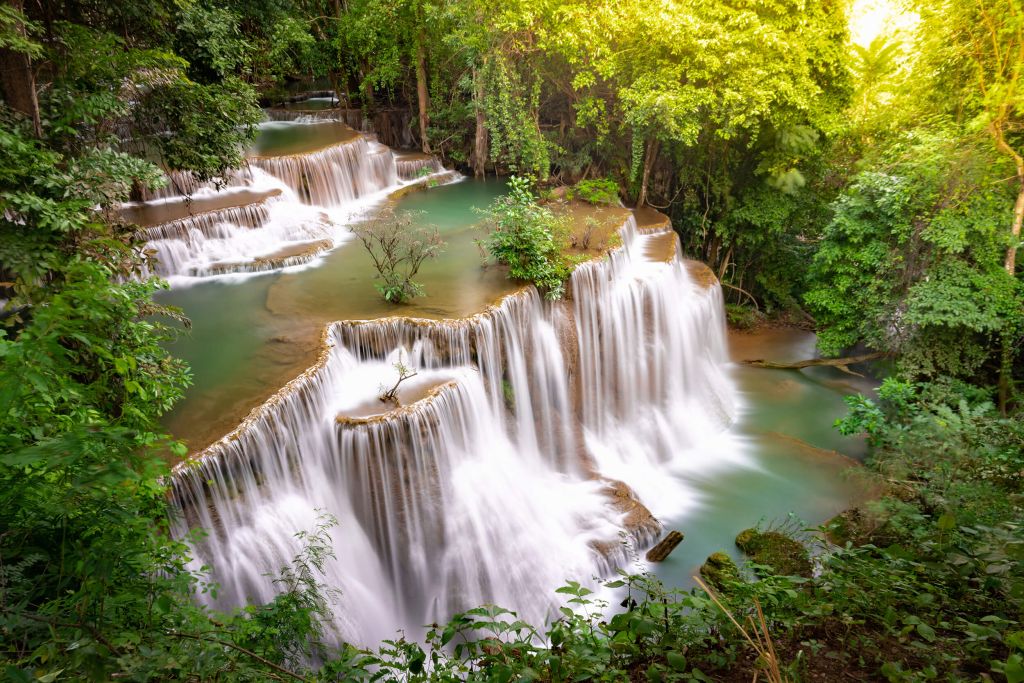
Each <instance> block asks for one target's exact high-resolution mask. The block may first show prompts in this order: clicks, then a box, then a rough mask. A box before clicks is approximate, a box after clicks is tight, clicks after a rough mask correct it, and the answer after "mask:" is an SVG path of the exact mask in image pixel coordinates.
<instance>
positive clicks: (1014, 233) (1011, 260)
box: [1006, 157, 1024, 277]
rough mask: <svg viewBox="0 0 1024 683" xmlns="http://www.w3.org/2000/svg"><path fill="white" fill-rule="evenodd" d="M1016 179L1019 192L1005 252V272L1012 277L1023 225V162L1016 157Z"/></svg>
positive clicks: (1015, 267) (1015, 268)
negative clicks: (1009, 240) (1018, 183)
mask: <svg viewBox="0 0 1024 683" xmlns="http://www.w3.org/2000/svg"><path fill="white" fill-rule="evenodd" d="M1017 179H1018V180H1019V181H1020V191H1019V192H1017V203H1016V204H1014V206H1013V226H1012V227H1011V228H1010V235H1011V238H1010V239H1012V240H1013V244H1011V245H1010V246H1009V248H1008V249H1007V250H1006V272H1007V273H1009V274H1010V276H1011V277H1012V276H1013V275H1014V274H1015V272H1016V270H1017V244H1018V243H1019V242H1020V228H1021V225H1022V224H1024V160H1020V157H1018V162H1017Z"/></svg>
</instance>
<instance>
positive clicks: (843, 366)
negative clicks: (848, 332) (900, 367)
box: [740, 352, 889, 377]
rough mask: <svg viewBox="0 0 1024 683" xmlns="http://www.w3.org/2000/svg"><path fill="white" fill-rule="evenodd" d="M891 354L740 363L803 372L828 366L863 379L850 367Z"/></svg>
mask: <svg viewBox="0 0 1024 683" xmlns="http://www.w3.org/2000/svg"><path fill="white" fill-rule="evenodd" d="M888 355H889V354H887V353H881V352H879V353H868V354H865V355H863V356H848V357H846V358H811V359H809V360H800V361H796V362H794V363H776V362H773V361H768V360H762V359H760V358H758V359H756V360H744V361H740V362H741V363H743V364H744V365H753V366H754V367H758V368H770V369H773V370H802V369H804V368H810V367H818V366H822V365H824V366H827V367H832V368H836V369H838V370H842V371H843V372H845V373H847V374H850V375H855V376H857V377H863V376H864V375H862V374H860V373H859V372H854V371H853V370H851V369H850V368H849V367H848V366H850V365H854V364H855V363H866V362H867V361H870V360H878V359H880V358H885V357H886V356H888Z"/></svg>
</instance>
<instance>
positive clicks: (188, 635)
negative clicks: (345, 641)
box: [166, 631, 306, 681]
mask: <svg viewBox="0 0 1024 683" xmlns="http://www.w3.org/2000/svg"><path fill="white" fill-rule="evenodd" d="M166 633H167V635H169V636H173V637H175V638H189V639H191V640H198V641H200V642H206V643H216V644H217V645H223V646H224V647H227V648H231V649H232V650H237V651H238V652H241V653H242V654H244V655H246V656H248V657H252V658H253V659H255V660H256V661H257V662H259V663H260V664H262V665H263V666H266V667H269V668H271V669H273V670H274V671H278V672H280V673H282V674H284V675H285V676H288V677H289V678H292V679H294V680H296V681H305V680H306V679H305V677H304V676H300V675H299V674H297V673H295V672H294V671H289V670H288V669H286V668H284V667H283V666H279V665H277V664H274V663H273V662H272V661H270V660H269V659H266V658H264V657H261V656H259V655H258V654H256V653H255V652H253V651H252V650H247V649H246V648H244V647H242V646H240V645H235V644H234V643H231V642H228V641H226V640H221V639H220V638H210V637H208V636H201V635H196V634H193V633H180V632H178V631H167V632H166ZM267 675H268V676H270V677H271V678H273V679H274V680H277V681H280V680H283V679H282V678H281V677H280V676H274V675H273V674H267Z"/></svg>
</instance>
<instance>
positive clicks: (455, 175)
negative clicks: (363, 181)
mask: <svg viewBox="0 0 1024 683" xmlns="http://www.w3.org/2000/svg"><path fill="white" fill-rule="evenodd" d="M461 177H462V174H461V173H459V172H458V171H444V172H441V173H434V174H432V175H428V176H423V177H422V178H417V179H416V180H414V181H412V182H411V183H409V184H408V185H403V186H402V187H400V188H398V189H397V190H395V191H394V192H392V193H391V194H389V195H388V202H389V203H393V202H396V201H398V200H399V199H401V198H402V197H405V196H406V195H410V194H412V193H413V192H421V191H423V190H429V189H431V188H434V187H438V186H440V185H448V184H449V183H454V182H455V181H457V180H458V179H459V178H461Z"/></svg>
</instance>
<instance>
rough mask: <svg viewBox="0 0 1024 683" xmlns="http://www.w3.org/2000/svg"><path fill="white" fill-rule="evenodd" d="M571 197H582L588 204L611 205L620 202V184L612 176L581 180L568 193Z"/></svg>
mask: <svg viewBox="0 0 1024 683" xmlns="http://www.w3.org/2000/svg"><path fill="white" fill-rule="evenodd" d="M566 197H568V198H569V199H576V198H579V199H582V200H583V201H585V202H587V203H588V204H597V205H600V206H611V205H613V204H618V203H619V185H618V183H616V182H615V181H614V180H612V179H611V178H595V179H593V180H581V181H579V182H578V183H576V185H574V186H573V188H572V189H571V190H569V192H567V193H566Z"/></svg>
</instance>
